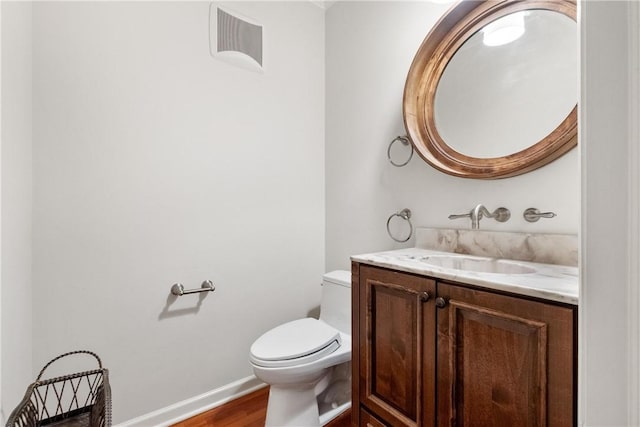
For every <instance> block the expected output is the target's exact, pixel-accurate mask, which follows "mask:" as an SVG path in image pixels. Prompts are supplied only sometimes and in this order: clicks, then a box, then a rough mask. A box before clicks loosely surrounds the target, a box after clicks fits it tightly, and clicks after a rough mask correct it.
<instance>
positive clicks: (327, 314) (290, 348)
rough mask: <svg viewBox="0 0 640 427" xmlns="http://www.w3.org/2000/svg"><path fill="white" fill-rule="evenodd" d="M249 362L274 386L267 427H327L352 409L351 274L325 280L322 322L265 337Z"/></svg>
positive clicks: (301, 322)
mask: <svg viewBox="0 0 640 427" xmlns="http://www.w3.org/2000/svg"><path fill="white" fill-rule="evenodd" d="M249 359H250V361H251V365H252V367H253V372H254V374H255V375H256V377H257V378H258V379H260V380H262V381H263V382H265V383H267V384H269V385H270V386H271V388H270V391H269V403H268V405H267V419H266V424H265V426H267V427H276V426H277V427H284V426H296V427H300V426H305V427H315V426H322V425H325V424H326V423H328V422H329V421H331V420H332V419H333V418H335V417H336V416H338V415H339V414H340V413H342V412H343V411H344V410H346V409H347V408H349V407H351V366H350V365H351V363H350V361H351V272H349V271H342V270H339V271H332V272H330V273H327V274H325V275H324V276H323V279H322V299H321V303H320V318H319V319H314V318H305V319H298V320H294V321H291V322H288V323H284V324H282V325H280V326H277V327H275V328H273V329H271V330H269V331H267V332H265V333H264V334H263V335H262V336H261V337H260V338H258V339H257V340H256V341H255V342H254V343H253V345H252V346H251V354H250V357H249Z"/></svg>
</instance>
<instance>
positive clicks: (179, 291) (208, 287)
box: [171, 280, 216, 297]
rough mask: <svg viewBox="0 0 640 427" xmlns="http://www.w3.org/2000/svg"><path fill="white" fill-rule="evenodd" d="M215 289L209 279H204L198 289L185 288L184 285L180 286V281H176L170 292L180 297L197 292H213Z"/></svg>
mask: <svg viewBox="0 0 640 427" xmlns="http://www.w3.org/2000/svg"><path fill="white" fill-rule="evenodd" d="M215 290H216V287H215V286H214V285H213V282H212V281H211V280H205V281H204V282H202V286H201V287H200V289H187V290H185V289H184V286H182V283H176V284H174V285H173V286H172V287H171V293H172V294H173V295H176V296H179V297H181V296H182V295H187V294H197V293H200V292H213V291H215Z"/></svg>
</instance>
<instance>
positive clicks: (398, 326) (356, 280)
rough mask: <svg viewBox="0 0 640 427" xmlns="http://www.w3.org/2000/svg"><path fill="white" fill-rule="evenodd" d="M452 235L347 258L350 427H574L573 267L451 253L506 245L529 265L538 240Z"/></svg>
mask: <svg viewBox="0 0 640 427" xmlns="http://www.w3.org/2000/svg"><path fill="white" fill-rule="evenodd" d="M449 232H450V233H458V234H456V237H455V240H456V241H455V242H454V243H451V239H449V240H448V241H447V238H443V233H444V234H446V232H445V231H439V230H423V231H422V234H420V233H419V235H418V239H417V243H422V244H424V243H425V240H427V241H431V242H432V243H433V245H432V246H439V247H438V248H436V249H433V248H432V249H425V248H411V249H403V250H398V251H390V252H383V253H375V254H369V255H360V256H355V257H352V292H353V294H352V305H353V311H352V313H353V314H352V316H353V319H352V320H353V324H352V330H353V335H352V336H353V359H352V360H353V412H352V419H353V425H359V426H431V425H438V426H451V425H465V426H469V425H487V426H490V425H495V426H498V425H501V426H502V425H504V426H545V425H549V426H572V425H575V424H576V406H577V403H576V391H575V390H576V382H577V381H576V378H577V362H576V356H577V302H578V276H577V268H576V267H575V266H565V265H552V264H542V263H535V262H527V261H510V260H501V259H500V260H498V259H496V258H495V257H493V258H492V257H487V256H482V257H478V256H470V255H461V254H455V253H453V252H454V251H464V252H467V253H468V252H469V251H471V250H473V249H474V247H473V245H467V246H465V243H464V240H465V239H466V240H467V241H473V242H475V243H478V242H480V243H481V244H476V245H475V248H476V249H479V248H480V249H481V250H485V249H486V248H487V247H488V246H491V245H487V240H496V239H494V236H496V235H498V236H500V235H502V236H501V237H502V238H501V239H497V240H502V241H503V243H504V242H508V244H513V243H514V241H518V239H520V240H519V242H520V243H522V242H525V243H526V244H520V245H519V246H517V247H515V248H514V254H515V256H519V257H520V258H521V259H522V258H526V257H527V256H534V257H535V256H539V255H540V254H541V253H544V252H545V249H544V248H541V249H540V251H537V252H536V251H533V252H535V254H533V252H531V251H529V252H530V253H529V255H526V254H525V255H523V254H520V253H518V250H517V248H518V247H519V248H525V247H526V248H531V247H534V246H535V243H532V242H533V240H535V239H536V238H538V239H539V240H540V241H542V240H545V239H544V238H542V239H540V238H539V237H536V236H535V235H524V234H521V235H519V234H517V233H488V232H484V234H483V232H471V231H468V232H466V234H464V235H461V234H460V233H459V232H457V231H453V230H450V231H449ZM463 233H465V232H463ZM425 235H426V236H427V238H426V239H425ZM514 236H516V237H515V239H514ZM518 236H519V237H518ZM558 237H559V238H561V239H562V236H558ZM421 240H422V242H421ZM483 240H484V241H483ZM528 240H529V241H528ZM443 242H444V243H443ZM494 243H495V242H494ZM538 243H539V242H538ZM546 243H547V244H548V248H547V249H548V251H547V255H549V253H550V252H553V251H554V250H553V249H550V248H556V251H558V248H561V247H562V244H558V242H557V241H555V242H554V241H553V237H551V238H550V240H547V241H546ZM565 243H566V242H565ZM443 244H444V245H445V246H447V245H449V246H451V247H453V248H454V250H452V251H450V252H443V251H442V250H438V249H442V245H443ZM426 246H429V244H427V245H426ZM470 246H471V247H470ZM543 246H544V244H543ZM449 249H451V248H449ZM493 249H494V250H499V248H497V247H496V246H493ZM482 255H487V254H486V253H483V254H482ZM562 256H563V255H562ZM552 258H553V256H552Z"/></svg>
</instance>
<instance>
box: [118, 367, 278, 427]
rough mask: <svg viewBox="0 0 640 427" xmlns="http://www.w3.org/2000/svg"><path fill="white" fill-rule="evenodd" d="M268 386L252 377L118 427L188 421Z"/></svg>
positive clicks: (143, 426)
mask: <svg viewBox="0 0 640 427" xmlns="http://www.w3.org/2000/svg"><path fill="white" fill-rule="evenodd" d="M262 387H266V384H265V383H263V382H262V381H260V380H259V379H257V378H256V377H255V376H253V375H251V376H248V377H246V378H243V379H241V380H238V381H235V382H232V383H230V384H227V385H224V386H222V387H219V388H217V389H215V390H211V391H208V392H206V393H203V394H201V395H199V396H195V397H192V398H190V399H187V400H183V401H182V402H178V403H174V404H173V405H169V406H167V407H164V408H161V409H158V410H156V411H153V412H149V413H148V414H145V415H141V416H139V417H136V418H134V419H132V420H129V421H125V422H123V423H121V424H118V425H116V427H150V426H158V427H165V426H169V425H171V424H175V423H177V422H179V421H182V420H186V419H187V418H191V417H193V416H195V415H198V414H200V413H202V412H205V411H208V410H209V409H213V408H216V407H218V406H220V405H223V404H225V403H227V402H229V401H231V400H234V399H237V398H239V397H241V396H244V395H245V394H249V393H251V392H253V391H256V390H258V389H260V388H262Z"/></svg>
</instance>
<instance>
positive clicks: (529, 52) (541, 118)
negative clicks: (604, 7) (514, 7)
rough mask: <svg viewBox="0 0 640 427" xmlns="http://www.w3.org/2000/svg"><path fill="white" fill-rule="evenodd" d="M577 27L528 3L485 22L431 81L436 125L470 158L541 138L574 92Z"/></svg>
mask: <svg viewBox="0 0 640 427" xmlns="http://www.w3.org/2000/svg"><path fill="white" fill-rule="evenodd" d="M576 52H577V28H576V23H575V21H573V20H572V19H571V18H570V17H569V16H567V15H565V14H562V13H558V12H555V11H552V10H542V9H539V10H538V9H534V10H527V11H519V12H516V13H512V14H508V15H505V16H503V17H501V18H499V19H497V20H495V21H493V22H491V23H489V24H487V25H486V26H484V28H483V29H481V30H480V31H477V32H476V33H475V34H474V35H473V36H472V37H470V38H469V39H468V40H467V41H466V42H465V43H464V44H463V45H462V46H461V47H460V48H459V49H458V51H457V52H456V53H455V55H453V57H452V58H451V60H450V61H449V63H448V64H447V66H446V68H445V70H444V73H443V74H442V77H441V79H440V81H439V82H438V85H437V89H436V93H435V101H434V118H435V126H436V129H437V131H438V133H439V134H440V136H441V137H442V140H443V141H444V142H446V144H447V145H448V146H449V147H450V148H452V149H453V150H455V151H457V152H459V153H462V154H464V155H466V156H469V157H476V158H495V157H502V156H508V155H511V154H513V153H517V152H519V151H522V150H524V149H527V148H528V147H530V146H532V145H533V144H535V143H537V142H539V141H541V140H542V139H544V138H545V137H546V136H547V135H549V134H550V133H551V132H552V131H553V130H554V129H556V128H557V127H558V125H560V123H562V122H563V121H564V120H565V118H567V116H568V115H569V113H570V112H571V111H572V109H573V108H574V107H575V105H576V101H577V97H578V83H577V73H578V63H577V61H578V58H577V54H576Z"/></svg>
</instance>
